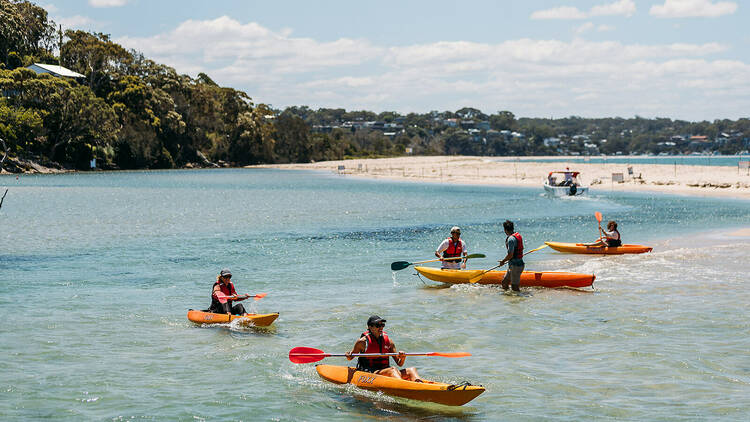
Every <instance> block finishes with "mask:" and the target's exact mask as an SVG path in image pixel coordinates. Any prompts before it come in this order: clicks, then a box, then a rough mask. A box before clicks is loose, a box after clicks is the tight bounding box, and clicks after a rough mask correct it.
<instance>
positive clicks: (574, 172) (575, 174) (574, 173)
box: [537, 170, 581, 177]
mask: <svg viewBox="0 0 750 422" xmlns="http://www.w3.org/2000/svg"><path fill="white" fill-rule="evenodd" d="M555 173H560V174H565V173H570V174H572V175H573V177H577V176H578V175H579V174H580V173H581V172H580V171H570V170H568V171H551V172H549V175H548V177H549V176H552V175H553V174H555ZM537 177H538V176H537Z"/></svg>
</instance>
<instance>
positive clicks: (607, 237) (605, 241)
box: [593, 221, 622, 248]
mask: <svg viewBox="0 0 750 422" xmlns="http://www.w3.org/2000/svg"><path fill="white" fill-rule="evenodd" d="M599 228H600V229H601V226H599ZM593 246H606V247H610V248H613V247H615V246H622V241H621V240H620V232H619V231H617V223H615V222H614V221H610V222H609V223H607V230H604V229H602V237H601V238H600V239H599V240H598V241H597V242H596V243H594V244H593Z"/></svg>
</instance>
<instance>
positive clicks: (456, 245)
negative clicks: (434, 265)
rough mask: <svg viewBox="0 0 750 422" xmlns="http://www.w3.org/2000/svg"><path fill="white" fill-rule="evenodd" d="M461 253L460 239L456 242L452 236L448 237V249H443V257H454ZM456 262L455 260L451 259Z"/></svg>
mask: <svg viewBox="0 0 750 422" xmlns="http://www.w3.org/2000/svg"><path fill="white" fill-rule="evenodd" d="M462 253H463V248H462V247H461V239H458V242H454V241H453V238H452V237H451V238H449V239H448V249H446V250H444V251H443V258H454V257H457V256H461V254H462ZM453 262H457V261H453Z"/></svg>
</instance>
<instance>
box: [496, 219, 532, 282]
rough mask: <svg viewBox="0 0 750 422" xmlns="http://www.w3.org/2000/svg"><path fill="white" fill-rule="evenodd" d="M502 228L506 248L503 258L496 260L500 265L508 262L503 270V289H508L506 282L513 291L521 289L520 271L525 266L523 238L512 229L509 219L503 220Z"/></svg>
mask: <svg viewBox="0 0 750 422" xmlns="http://www.w3.org/2000/svg"><path fill="white" fill-rule="evenodd" d="M503 229H504V230H505V235H506V236H507V237H506V238H505V248H506V249H507V250H508V254H507V255H506V256H505V258H503V259H501V260H500V261H498V262H499V263H500V266H503V265H505V263H506V262H507V263H508V271H506V272H505V277H504V278H503V289H504V290H508V284H510V285H511V287H512V288H513V291H515V292H518V291H520V290H521V273H522V272H523V267H524V266H525V264H524V262H523V238H522V237H521V234H520V233H518V232H516V231H514V227H513V222H512V221H510V220H505V222H503Z"/></svg>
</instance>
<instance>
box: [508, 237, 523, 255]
mask: <svg viewBox="0 0 750 422" xmlns="http://www.w3.org/2000/svg"><path fill="white" fill-rule="evenodd" d="M510 236H513V237H515V238H516V250H515V251H513V259H521V258H523V238H522V237H521V234H520V233H518V232H515V233H513V234H512V235H510ZM510 236H508V238H510ZM505 247H506V248H507V247H508V239H507V238H506V239H505Z"/></svg>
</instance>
